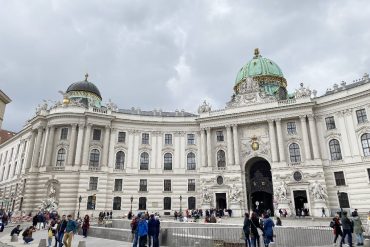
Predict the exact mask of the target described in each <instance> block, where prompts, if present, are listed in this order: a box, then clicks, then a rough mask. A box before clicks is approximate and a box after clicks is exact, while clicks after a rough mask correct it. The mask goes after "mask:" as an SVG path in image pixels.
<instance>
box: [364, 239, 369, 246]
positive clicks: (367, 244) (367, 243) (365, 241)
mask: <svg viewBox="0 0 370 247" xmlns="http://www.w3.org/2000/svg"><path fill="white" fill-rule="evenodd" d="M364 247H370V239H365V240H364Z"/></svg>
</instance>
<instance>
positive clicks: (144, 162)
mask: <svg viewBox="0 0 370 247" xmlns="http://www.w3.org/2000/svg"><path fill="white" fill-rule="evenodd" d="M139 169H140V170H141V171H148V170H149V154H148V152H142V153H141V154H140V167H139Z"/></svg>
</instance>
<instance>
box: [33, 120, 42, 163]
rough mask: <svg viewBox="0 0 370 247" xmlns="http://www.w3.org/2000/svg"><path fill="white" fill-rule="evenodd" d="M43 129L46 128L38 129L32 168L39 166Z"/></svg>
mask: <svg viewBox="0 0 370 247" xmlns="http://www.w3.org/2000/svg"><path fill="white" fill-rule="evenodd" d="M43 129H44V127H42V126H39V127H38V128H37V137H36V144H35V150H34V154H33V159H32V167H37V166H38V161H39V156H40V146H41V140H42V132H43Z"/></svg>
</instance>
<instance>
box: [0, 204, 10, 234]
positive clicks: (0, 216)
mask: <svg viewBox="0 0 370 247" xmlns="http://www.w3.org/2000/svg"><path fill="white" fill-rule="evenodd" d="M11 219H12V212H11V211H8V212H6V211H5V210H4V209H2V208H1V209H0V232H2V231H4V227H5V226H6V225H7V224H8V222H10V221H11Z"/></svg>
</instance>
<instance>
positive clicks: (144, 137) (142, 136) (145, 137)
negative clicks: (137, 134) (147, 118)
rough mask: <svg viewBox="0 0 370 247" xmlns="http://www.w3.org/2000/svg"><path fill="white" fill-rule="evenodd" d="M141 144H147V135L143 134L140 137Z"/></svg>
mask: <svg viewBox="0 0 370 247" xmlns="http://www.w3.org/2000/svg"><path fill="white" fill-rule="evenodd" d="M141 144H149V133H143V134H142V135H141Z"/></svg>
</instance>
